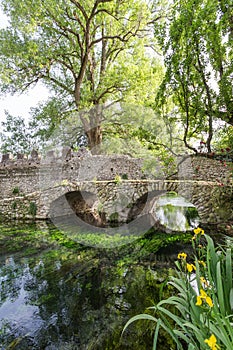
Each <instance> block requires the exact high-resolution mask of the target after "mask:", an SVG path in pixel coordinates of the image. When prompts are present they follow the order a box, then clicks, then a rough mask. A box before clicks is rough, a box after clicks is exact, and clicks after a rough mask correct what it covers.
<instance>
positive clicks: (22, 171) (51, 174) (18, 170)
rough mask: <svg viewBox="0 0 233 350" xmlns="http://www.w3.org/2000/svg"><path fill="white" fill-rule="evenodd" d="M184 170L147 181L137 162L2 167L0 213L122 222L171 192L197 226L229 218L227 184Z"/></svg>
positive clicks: (92, 160) (60, 162)
mask: <svg viewBox="0 0 233 350" xmlns="http://www.w3.org/2000/svg"><path fill="white" fill-rule="evenodd" d="M188 170H189V171H187V172H185V173H180V174H179V175H180V176H179V177H178V178H179V179H176V180H175V179H174V180H165V179H163V178H161V177H160V179H148V177H149V176H145V174H143V173H142V171H141V164H140V162H139V160H133V159H131V158H129V157H123V156H122V157H116V156H114V157H104V156H91V157H86V158H84V159H77V158H75V157H74V158H72V159H69V160H67V159H66V160H64V159H62V160H61V159H58V160H56V162H55V161H54V160H53V161H51V160H48V159H46V161H45V162H44V163H42V162H30V164H29V162H28V161H27V162H23V161H22V162H21V163H19V162H18V164H17V165H15V163H8V164H5V166H4V165H3V166H1V167H0V177H1V182H0V205H1V207H0V210H1V214H2V215H4V216H8V217H9V216H10V217H20V218H22V217H32V216H34V217H36V218H47V217H49V216H50V215H51V216H61V215H69V214H71V213H73V212H75V213H77V215H79V216H80V217H82V218H84V219H85V217H86V216H88V215H92V216H93V217H95V218H96V220H101V219H102V218H103V217H105V219H106V220H111V219H112V218H114V219H118V220H119V221H126V220H130V219H132V218H133V217H134V216H135V215H142V214H144V213H146V212H148V211H149V210H150V207H151V204H152V202H153V201H154V199H155V198H156V197H158V196H159V195H161V194H162V193H165V192H167V191H169V192H170V191H175V192H177V193H178V194H179V195H181V196H183V197H185V198H186V199H187V200H188V201H190V202H191V203H193V204H194V205H195V206H196V207H197V209H198V212H199V215H200V218H201V221H202V222H218V221H220V220H225V219H229V218H230V217H231V218H232V216H233V214H232V185H231V183H229V182H227V181H225V183H224V184H223V183H220V182H219V179H215V178H213V176H212V178H211V179H210V181H205V179H203V176H202V177H201V176H199V177H197V176H195V172H194V171H193V173H194V175H193V174H192V176H190V170H193V169H190V168H189V169H188ZM118 174H120V175H121V177H119V176H118ZM187 174H188V175H187ZM159 175H161V173H160V174H159ZM181 175H182V176H181ZM145 177H146V178H145ZM182 178H183V179H182Z"/></svg>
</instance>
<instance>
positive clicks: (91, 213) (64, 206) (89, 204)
mask: <svg viewBox="0 0 233 350" xmlns="http://www.w3.org/2000/svg"><path fill="white" fill-rule="evenodd" d="M98 203H99V201H98V198H97V196H96V194H94V193H92V192H88V191H73V192H67V193H66V194H64V195H62V196H61V197H59V198H57V199H56V200H54V201H53V202H52V203H51V205H50V211H49V217H50V218H51V219H52V220H53V218H58V217H64V216H65V217H68V216H71V215H74V214H75V215H76V216H78V217H79V218H80V219H81V220H82V221H84V222H86V223H88V224H91V225H93V226H97V227H104V226H105V218H104V214H103V213H100V212H99V210H98Z"/></svg>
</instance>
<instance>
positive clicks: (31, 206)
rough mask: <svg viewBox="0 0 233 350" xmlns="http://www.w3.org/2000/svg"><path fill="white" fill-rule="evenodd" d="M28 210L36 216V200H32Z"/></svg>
mask: <svg viewBox="0 0 233 350" xmlns="http://www.w3.org/2000/svg"><path fill="white" fill-rule="evenodd" d="M28 212H29V214H30V215H32V216H33V217H35V216H36V213H37V205H36V203H35V202H30V203H29V208H28Z"/></svg>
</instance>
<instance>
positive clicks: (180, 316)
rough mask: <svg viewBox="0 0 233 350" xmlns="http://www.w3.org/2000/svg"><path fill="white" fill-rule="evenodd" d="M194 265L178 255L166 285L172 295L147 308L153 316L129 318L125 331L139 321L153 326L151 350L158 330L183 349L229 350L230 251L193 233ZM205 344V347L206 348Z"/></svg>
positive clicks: (232, 313)
mask: <svg viewBox="0 0 233 350" xmlns="http://www.w3.org/2000/svg"><path fill="white" fill-rule="evenodd" d="M194 232H195V235H194V237H193V247H194V251H195V257H194V261H193V263H192V262H191V261H190V262H189V263H188V262H187V261H186V258H187V254H185V253H180V254H178V259H179V261H177V262H176V267H177V269H176V276H172V277H170V280H169V284H170V285H171V286H172V287H173V288H174V295H172V296H170V297H169V298H167V299H164V300H162V301H160V302H159V303H158V304H157V305H155V306H153V307H151V308H150V310H154V312H155V316H152V315H150V314H141V315H137V316H134V317H133V318H131V319H130V320H129V321H128V322H127V324H126V325H125V327H124V331H125V329H126V328H127V327H128V326H129V325H130V324H131V323H133V322H135V321H138V320H142V319H143V320H151V321H153V322H155V323H156V327H155V331H154V342H153V347H152V348H153V349H156V348H157V340H158V337H159V334H160V329H161V328H162V329H163V330H165V331H166V332H167V333H168V335H169V336H170V337H171V338H172V339H173V340H174V342H175V343H176V346H177V349H180V350H182V349H183V347H184V344H186V345H187V347H188V349H190V350H192V349H200V350H206V349H207V348H211V349H212V350H214V349H218V348H221V349H226V350H228V349H230V348H231V347H232V343H233V329H232V321H233V288H232V287H233V285H232V283H233V275H232V273H233V272H232V249H231V248H228V247H227V248H220V247H219V248H215V246H214V242H213V240H212V238H211V237H209V236H208V235H204V236H203V237H204V238H205V240H206V245H205V246H203V245H200V244H201V243H202V239H203V238H202V237H201V238H200V235H201V236H202V235H203V234H204V231H203V230H201V229H199V228H198V229H195V230H194ZM207 345H208V346H207Z"/></svg>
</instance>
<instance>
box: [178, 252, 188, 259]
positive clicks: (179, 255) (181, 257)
mask: <svg viewBox="0 0 233 350" xmlns="http://www.w3.org/2000/svg"><path fill="white" fill-rule="evenodd" d="M177 257H178V259H184V260H185V259H186V258H187V254H186V253H179V254H178V255H177Z"/></svg>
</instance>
